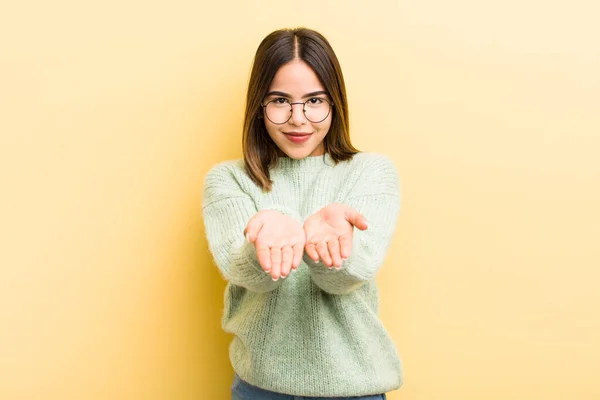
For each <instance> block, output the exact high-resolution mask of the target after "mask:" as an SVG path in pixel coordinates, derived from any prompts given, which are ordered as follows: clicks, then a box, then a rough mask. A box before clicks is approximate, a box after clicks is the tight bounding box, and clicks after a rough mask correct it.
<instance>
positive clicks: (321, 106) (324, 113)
mask: <svg viewBox="0 0 600 400" xmlns="http://www.w3.org/2000/svg"><path fill="white" fill-rule="evenodd" d="M295 104H302V111H303V112H304V116H305V117H306V119H307V120H309V121H310V122H312V123H315V124H316V123H319V122H322V121H325V119H326V118H327V117H328V116H329V114H330V113H331V108H332V107H333V103H331V102H329V101H328V100H326V99H323V98H320V97H313V98H310V99H308V100H306V101H304V102H297V103H290V102H289V100H288V99H285V98H283V97H279V98H276V99H273V100H271V101H269V102H268V103H267V104H261V106H262V107H263V108H264V110H265V115H266V116H267V118H268V119H269V121H271V122H272V123H274V124H276V125H283V124H285V123H286V122H288V121H289V120H290V118H291V117H292V107H293V106H294V105H295Z"/></svg>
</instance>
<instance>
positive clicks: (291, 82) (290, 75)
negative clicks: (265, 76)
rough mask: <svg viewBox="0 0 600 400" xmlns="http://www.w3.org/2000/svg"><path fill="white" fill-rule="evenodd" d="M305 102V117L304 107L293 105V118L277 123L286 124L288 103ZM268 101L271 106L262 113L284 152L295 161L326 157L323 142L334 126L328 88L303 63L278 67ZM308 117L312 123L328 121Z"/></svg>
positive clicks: (273, 138)
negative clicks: (320, 156) (309, 157)
mask: <svg viewBox="0 0 600 400" xmlns="http://www.w3.org/2000/svg"><path fill="white" fill-rule="evenodd" d="M272 100H274V101H273V102H272ZM286 100H287V102H286ZM306 101H308V103H307V104H306V115H305V113H304V111H303V108H304V106H303V104H294V105H292V115H291V117H290V118H289V120H287V122H284V123H283V124H275V123H274V122H280V121H285V118H287V116H289V107H290V106H289V104H288V103H300V102H302V103H303V102H306ZM269 102H272V104H270V105H267V107H266V108H265V109H264V112H263V117H264V121H265V126H266V128H267V132H268V133H269V136H270V137H271V139H272V140H273V142H275V144H276V145H277V147H278V148H279V150H281V152H283V153H284V154H285V155H287V156H288V157H290V158H294V159H302V158H305V157H308V156H319V155H323V153H324V152H325V147H324V145H323V139H324V138H325V135H327V132H328V131H329V127H330V126H331V119H332V116H331V114H332V112H333V111H332V110H331V108H330V106H329V103H328V102H330V99H329V97H328V96H327V94H326V92H325V88H324V87H323V85H321V82H320V81H319V78H317V75H316V74H315V72H314V71H313V70H312V69H311V68H310V67H309V66H308V65H307V64H306V63H305V62H304V61H301V60H293V61H290V62H289V63H287V64H284V65H283V66H281V68H279V70H278V71H277V73H276V74H275V77H274V78H273V82H271V86H270V87H269V92H268V93H267V96H266V97H265V99H264V101H263V104H267V103H269ZM327 113H328V114H327ZM325 115H327V116H326V117H325ZM307 116H308V117H309V118H310V119H311V120H312V121H320V120H321V119H322V118H325V119H323V120H322V121H320V122H311V121H310V120H308V119H307ZM269 118H271V119H269ZM273 121H274V122H273Z"/></svg>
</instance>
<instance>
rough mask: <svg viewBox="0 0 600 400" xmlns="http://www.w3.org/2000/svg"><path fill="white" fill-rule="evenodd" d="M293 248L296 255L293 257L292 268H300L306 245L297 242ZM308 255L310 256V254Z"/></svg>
mask: <svg viewBox="0 0 600 400" xmlns="http://www.w3.org/2000/svg"><path fill="white" fill-rule="evenodd" d="M313 247H314V246H313ZM292 250H293V251H294V255H293V257H292V269H298V267H299V266H300V263H301V262H302V256H303V255H304V254H303V253H304V246H303V245H301V244H297V245H295V246H294V247H293V248H292ZM315 253H316V252H315ZM308 256H309V257H310V254H309V255H308ZM317 256H318V254H317Z"/></svg>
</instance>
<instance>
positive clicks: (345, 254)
mask: <svg viewBox="0 0 600 400" xmlns="http://www.w3.org/2000/svg"><path fill="white" fill-rule="evenodd" d="M350 254H352V235H342V236H340V255H341V256H342V259H344V260H345V259H347V258H350Z"/></svg>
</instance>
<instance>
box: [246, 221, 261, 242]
mask: <svg viewBox="0 0 600 400" xmlns="http://www.w3.org/2000/svg"><path fill="white" fill-rule="evenodd" d="M262 227H263V221H262V220H261V219H260V218H257V217H253V218H252V219H251V220H250V222H248V226H246V229H244V236H245V237H246V239H247V240H248V241H249V242H250V243H253V242H254V241H255V240H256V238H257V237H258V232H260V230H261V229H262Z"/></svg>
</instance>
